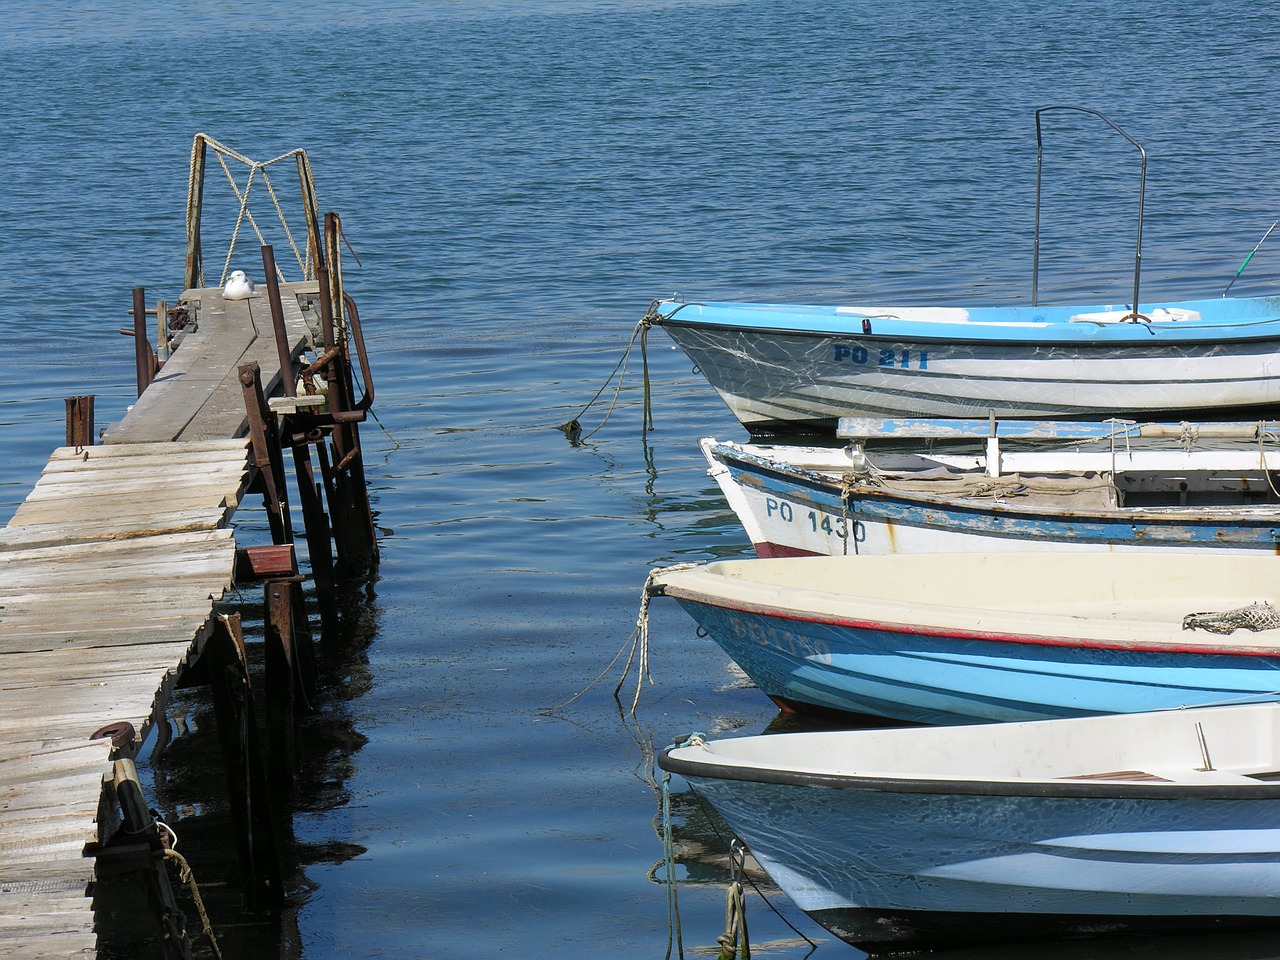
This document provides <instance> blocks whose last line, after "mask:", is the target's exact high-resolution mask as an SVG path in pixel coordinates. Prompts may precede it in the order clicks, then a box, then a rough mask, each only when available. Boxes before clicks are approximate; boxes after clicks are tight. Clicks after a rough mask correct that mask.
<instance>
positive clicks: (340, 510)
mask: <svg viewBox="0 0 1280 960" xmlns="http://www.w3.org/2000/svg"><path fill="white" fill-rule="evenodd" d="M325 227H326V237H328V236H329V234H330V233H331V232H333V231H334V230H336V218H333V215H332V214H329V216H328V217H326V220H325ZM316 272H317V276H318V279H319V282H320V323H321V329H322V330H323V331H324V343H325V347H326V353H327V352H328V348H329V347H330V346H334V347H336V348H337V356H336V357H335V358H334V360H333V361H332V362H331V363H330V364H329V366H328V370H327V371H326V373H325V380H326V381H327V382H328V384H329V394H328V396H329V412H330V414H331V415H332V417H333V421H334V423H333V433H332V436H331V444H332V446H333V458H334V461H335V463H334V465H333V466H332V467H331V466H330V464H329V461H328V460H327V458H325V457H323V456H322V457H321V458H320V468H321V473H322V475H323V477H324V482H325V492H326V493H327V494H328V498H329V514H330V517H331V519H332V523H333V539H334V544H335V546H336V548H337V554H338V559H337V569H338V571H339V572H340V573H341V575H342V576H345V577H356V578H358V577H363V576H366V575H368V574H369V573H371V572H372V571H373V570H374V569H375V568H376V567H377V564H378V541H377V533H376V531H375V529H374V525H373V515H372V511H371V508H370V506H369V495H368V488H367V486H366V485H365V478H364V461H363V458H362V457H361V454H360V433H359V428H358V427H357V425H356V420H357V417H353V416H351V414H352V413H353V411H352V406H353V395H354V391H353V389H352V382H351V359H350V352H349V349H348V344H347V337H346V331H345V330H338V329H337V327H336V325H335V323H334V314H333V307H332V304H333V302H334V301H335V300H336V299H337V297H336V295H335V291H334V289H333V286H334V284H335V283H336V282H337V279H336V278H335V277H334V276H333V274H332V273H331V272H330V271H329V270H328V269H327V268H325V267H321V268H319V269H318V270H317V271H316ZM359 418H363V411H360V413H359Z"/></svg>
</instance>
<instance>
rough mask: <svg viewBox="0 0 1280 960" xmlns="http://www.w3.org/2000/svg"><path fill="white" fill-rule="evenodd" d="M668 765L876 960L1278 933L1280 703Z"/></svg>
mask: <svg viewBox="0 0 1280 960" xmlns="http://www.w3.org/2000/svg"><path fill="white" fill-rule="evenodd" d="M658 763H659V765H660V766H661V767H662V768H663V769H664V770H667V771H669V772H671V773H673V774H677V775H679V776H681V777H683V778H684V779H685V780H687V781H688V783H689V785H690V787H691V788H692V789H693V791H694V792H695V794H696V795H697V796H699V797H700V798H702V799H703V800H705V801H706V802H707V803H708V804H709V805H710V806H711V807H713V808H714V809H715V810H716V811H717V812H718V813H719V814H720V815H721V816H722V817H723V818H724V819H725V820H726V821H727V822H728V824H729V825H730V827H731V828H732V829H733V831H734V833H735V834H736V835H737V837H738V839H739V840H741V841H742V842H743V843H745V844H746V845H747V846H748V847H749V848H750V850H751V853H752V854H753V855H754V856H755V858H756V860H757V861H758V862H759V863H760V864H761V865H762V866H763V867H764V869H765V870H766V871H768V873H769V874H770V875H771V876H772V878H773V879H774V881H775V882H776V883H777V884H778V886H780V887H781V888H782V889H783V890H784V891H785V892H786V893H787V895H788V896H789V897H790V898H791V899H792V900H793V901H794V902H795V903H796V905H797V906H799V907H800V909H802V910H803V911H804V912H805V913H807V914H808V915H809V916H810V917H811V918H813V919H814V920H815V921H817V922H818V923H819V924H821V925H822V926H823V927H825V928H827V929H828V930H830V931H831V932H832V933H834V934H835V935H836V936H838V937H840V938H842V939H844V940H846V941H848V942H849V943H852V944H854V945H855V946H857V947H859V948H861V949H863V950H866V951H868V952H871V953H884V952H891V951H905V950H916V949H922V948H929V947H955V946H962V945H978V944H983V943H994V942H1000V941H1006V942H1007V941H1018V940H1037V939H1049V938H1055V939H1056V938H1065V937H1097V936H1114V935H1122V934H1134V933H1156V934H1160V935H1163V936H1168V935H1172V934H1174V933H1177V932H1178V931H1199V932H1207V931H1225V930H1228V929H1245V928H1250V927H1258V928H1262V927H1269V926H1272V925H1275V924H1277V923H1280V705H1276V704H1252V705H1248V706H1230V707H1208V708H1199V709H1192V710H1180V711H1171V712H1155V713H1140V714H1126V715H1114V716H1102V717H1091V718H1086V719H1076V720H1049V721H1039V722H1028V723H1012V724H980V725H976V726H965V727H916V728H898V729H877V730H844V731H835V732H821V733H792V734H769V735H763V736H750V737H742V738H739V739H718V740H707V739H704V738H702V737H699V736H694V737H690V738H688V739H686V740H685V741H684V742H683V743H681V744H678V745H675V746H672V747H668V748H667V749H666V750H665V751H663V752H662V753H661V754H660V755H659V759H658Z"/></svg>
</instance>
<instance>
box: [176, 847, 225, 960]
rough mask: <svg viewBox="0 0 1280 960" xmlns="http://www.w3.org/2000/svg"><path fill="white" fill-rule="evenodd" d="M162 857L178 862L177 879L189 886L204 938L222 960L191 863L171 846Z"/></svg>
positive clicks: (215, 954)
mask: <svg viewBox="0 0 1280 960" xmlns="http://www.w3.org/2000/svg"><path fill="white" fill-rule="evenodd" d="M166 829H167V828H166ZM169 832H170V833H172V832H173V831H172V830H170V831H169ZM164 858H165V859H166V860H173V861H174V862H176V863H177V864H178V879H179V880H180V881H181V882H183V883H185V884H186V885H187V886H188V887H190V888H191V899H192V900H194V901H195V904H196V910H197V912H199V914H200V926H201V929H202V930H203V931H204V935H205V938H206V939H207V940H208V941H209V946H210V948H211V949H212V950H213V955H214V957H215V958H217V960H222V951H221V950H219V949H218V938H217V937H215V936H214V935H213V925H212V924H211V923H210V922H209V914H208V913H206V912H205V909H204V899H203V898H202V897H201V896H200V887H199V886H198V885H197V884H196V878H195V876H193V875H192V873H191V864H189V863H187V858H186V857H184V856H183V855H182V854H180V853H179V852H178V851H177V850H174V849H173V848H172V847H169V848H168V849H166V850H165V852H164Z"/></svg>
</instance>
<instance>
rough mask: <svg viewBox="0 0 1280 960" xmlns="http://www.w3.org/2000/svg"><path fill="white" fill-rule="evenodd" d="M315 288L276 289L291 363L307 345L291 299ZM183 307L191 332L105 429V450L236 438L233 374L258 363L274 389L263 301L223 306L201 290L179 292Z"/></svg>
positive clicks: (240, 431) (273, 352)
mask: <svg viewBox="0 0 1280 960" xmlns="http://www.w3.org/2000/svg"><path fill="white" fill-rule="evenodd" d="M318 290H319V288H318V287H317V286H316V285H315V284H314V283H285V284H281V285H280V301H281V305H282V306H283V307H284V320H285V328H286V331H287V334H288V337H289V342H288V351H289V356H290V357H292V358H293V359H294V360H295V361H296V360H297V358H298V357H299V356H301V355H302V353H303V351H305V350H307V349H309V348H310V347H311V346H312V343H311V332H310V329H309V327H308V326H307V322H306V319H305V317H304V315H303V313H302V310H301V307H300V306H299V301H298V298H299V296H305V295H308V294H315V293H317V292H318ZM182 302H183V303H185V304H187V305H188V306H189V307H191V308H192V309H193V312H194V314H195V316H196V330H195V332H194V333H191V334H188V335H187V336H186V337H185V338H184V339H183V341H182V342H181V344H180V345H179V347H178V349H177V350H176V351H175V352H174V354H173V356H172V357H170V358H169V360H168V361H167V362H166V363H165V365H164V368H163V369H162V370H161V371H160V373H159V374H158V375H157V376H156V378H155V380H154V382H153V383H152V384H151V386H149V387H148V388H147V390H146V391H145V392H144V393H143V395H142V396H141V397H139V398H138V401H137V403H135V404H134V405H133V407H132V408H131V409H130V411H129V413H128V414H127V415H126V416H125V417H124V419H123V420H121V421H120V423H118V424H114V425H112V426H111V427H109V428H108V430H107V433H106V436H105V438H104V443H105V444H108V445H114V444H138V443H152V442H157V441H169V440H179V439H182V440H204V439H216V438H224V437H238V436H243V435H244V433H245V431H246V429H247V422H246V417H245V411H244V401H243V399H242V398H241V392H240V383H239V379H238V376H237V370H238V368H239V367H240V366H241V365H242V364H245V363H257V364H258V366H259V369H260V371H261V376H262V384H263V389H264V390H265V391H267V392H268V393H270V392H271V391H272V390H273V389H274V388H275V387H276V386H277V385H278V384H279V383H280V380H281V372H280V360H279V351H278V349H277V347H276V344H275V334H274V328H273V325H272V320H271V308H270V304H269V303H268V298H267V297H266V296H265V295H263V296H259V297H256V298H253V299H250V300H226V299H224V298H223V296H222V291H221V290H220V289H218V288H203V289H199V290H188V291H186V292H184V293H183V295H182ZM287 375H288V376H290V377H292V376H294V375H295V371H294V370H289V371H287Z"/></svg>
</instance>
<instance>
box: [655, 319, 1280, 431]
mask: <svg viewBox="0 0 1280 960" xmlns="http://www.w3.org/2000/svg"><path fill="white" fill-rule="evenodd" d="M1227 303H1229V304H1243V305H1245V306H1241V307H1240V309H1241V310H1242V312H1244V314H1245V320H1244V321H1243V322H1241V323H1239V324H1235V325H1233V324H1231V323H1228V322H1215V323H1209V322H1204V323H1199V322H1166V323H1150V324H1141V323H1138V324H1133V323H1130V324H1115V323H1111V324H1087V323H1086V324H1080V323H1072V322H1070V318H1069V317H1068V316H1065V315H1064V316H1062V317H1061V318H1060V319H1055V318H1056V317H1058V316H1059V314H1061V313H1062V310H1061V308H1059V309H1058V310H1057V311H1056V312H1055V311H1054V309H1053V308H1045V309H1043V310H1040V311H1021V312H1018V311H1017V310H1016V309H1015V308H1005V309H1004V310H1001V309H1000V308H995V309H992V310H990V311H988V312H989V313H993V314H999V315H1003V314H1008V315H1009V316H1011V317H1022V316H1027V317H1034V318H1039V322H1037V321H1036V320H1017V319H1013V320H1009V321H1000V322H992V323H980V322H976V321H973V320H966V321H965V322H962V323H947V322H933V321H930V320H918V321H911V320H901V319H897V318H894V317H887V318H886V317H883V316H870V315H869V314H871V313H872V312H873V311H871V310H868V311H866V312H865V313H863V312H860V311H858V310H855V309H854V308H816V307H794V308H786V307H768V306H764V305H752V304H714V303H713V304H698V303H689V304H676V303H664V304H661V305H660V306H659V313H658V315H657V320H656V322H657V323H658V324H659V325H661V326H662V327H663V328H664V329H665V330H666V331H667V333H668V334H669V335H670V336H671V338H672V339H673V340H674V341H675V342H676V344H677V345H679V346H680V348H681V349H682V350H683V351H684V352H685V353H686V354H687V355H688V356H689V358H690V359H691V360H692V361H693V362H694V363H695V364H696V365H697V367H698V369H699V370H700V371H701V372H702V373H703V375H704V376H705V377H706V378H707V380H708V381H709V382H710V384H711V386H712V387H714V388H715V390H716V391H717V392H718V393H719V395H720V397H721V398H722V399H723V400H724V402H725V403H726V404H727V405H728V407H729V409H730V410H731V411H732V412H733V414H734V416H735V417H737V419H738V420H739V421H740V422H741V423H742V424H743V425H744V426H745V427H746V428H747V429H748V430H749V431H751V432H752V433H753V434H757V435H764V434H774V435H777V434H791V433H831V432H833V431H834V429H835V427H836V423H837V421H838V419H839V418H840V417H847V416H869V417H896V416H914V417H985V416H988V415H989V414H993V413H994V414H995V416H997V417H1001V418H1011V417H1015V418H1056V419H1080V418H1102V417H1108V416H1143V415H1147V416H1151V415H1156V414H1159V415H1163V416H1171V417H1174V418H1178V419H1188V420H1201V419H1222V418H1224V417H1237V416H1242V417H1246V418H1247V417H1248V416H1249V415H1250V411H1257V410H1261V409H1263V408H1265V407H1267V406H1270V405H1273V404H1275V403H1276V402H1277V401H1280V382H1278V381H1277V379H1276V374H1277V373H1280V311H1277V310H1276V305H1275V303H1274V302H1271V301H1266V302H1265V304H1264V305H1263V306H1259V305H1258V303H1257V302H1255V301H1228V302H1227ZM1194 306H1196V307H1200V308H1202V309H1203V310H1205V311H1212V310H1222V309H1226V308H1224V307H1219V306H1216V305H1214V304H1212V303H1208V304H1206V302H1204V301H1195V302H1194ZM1071 309H1078V310H1079V311H1081V313H1079V314H1072V315H1071V317H1075V316H1080V315H1084V316H1087V315H1089V314H1088V313H1087V311H1088V310H1089V309H1091V308H1071ZM1266 310H1269V311H1270V315H1269V316H1268V315H1267V314H1266V312H1265V311H1266ZM905 312H906V311H899V313H905ZM917 312H919V313H925V311H917ZM940 312H941V313H943V314H944V315H945V314H946V311H940ZM963 312H964V313H966V315H967V314H969V313H977V311H972V312H971V311H963ZM864 330H865V331H869V332H862V331H864Z"/></svg>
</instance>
